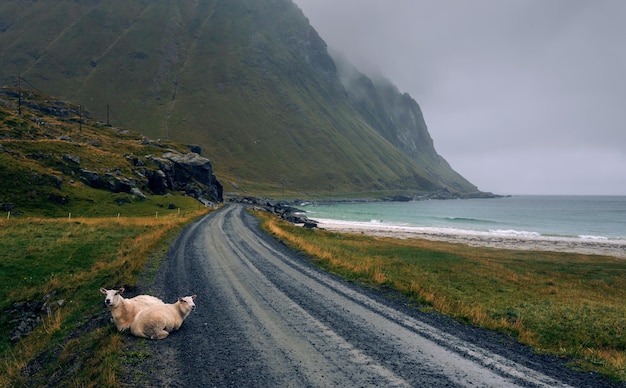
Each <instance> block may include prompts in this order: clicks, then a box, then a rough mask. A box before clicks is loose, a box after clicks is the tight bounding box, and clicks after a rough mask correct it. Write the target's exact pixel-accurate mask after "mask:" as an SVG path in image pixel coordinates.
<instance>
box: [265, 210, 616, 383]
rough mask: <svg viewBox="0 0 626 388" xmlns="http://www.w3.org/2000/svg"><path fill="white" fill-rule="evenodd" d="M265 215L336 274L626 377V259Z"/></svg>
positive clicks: (268, 226)
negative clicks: (339, 229)
mask: <svg viewBox="0 0 626 388" xmlns="http://www.w3.org/2000/svg"><path fill="white" fill-rule="evenodd" d="M257 215H258V217H259V218H260V219H261V220H262V222H263V228H264V229H265V230H266V231H268V232H270V233H272V234H273V235H275V236H277V237H278V238H280V239H281V240H283V241H285V242H287V243H288V244H289V245H290V246H291V247H293V248H296V249H299V250H301V251H303V252H305V253H307V254H309V255H311V256H312V257H313V258H314V259H315V261H316V263H317V264H318V265H319V266H320V267H322V268H324V269H326V270H328V271H330V272H333V273H336V274H338V275H340V276H343V277H345V278H348V279H351V280H353V281H358V282H362V283H365V284H369V285H371V286H374V287H375V286H378V285H385V286H389V287H392V288H394V289H396V290H398V291H400V292H402V293H404V294H405V295H407V296H409V297H410V298H413V299H414V300H416V301H417V302H419V303H420V305H422V306H423V307H422V308H425V309H434V310H436V311H439V312H442V313H444V314H448V315H451V316H454V317H456V318H457V319H459V320H462V321H465V322H468V323H471V324H473V325H476V326H481V327H485V328H488V329H492V330H498V331H501V332H504V333H507V334H509V335H511V336H513V337H515V338H517V339H518V340H519V341H520V342H522V343H525V344H528V345H530V346H532V347H533V348H535V349H537V351H539V352H547V353H551V354H555V355H558V356H561V357H566V358H568V359H570V360H571V362H570V364H571V366H572V367H573V368H578V369H581V370H585V371H597V372H600V373H602V374H604V375H606V376H609V377H610V378H612V379H615V380H619V381H625V380H626V303H625V302H624V301H626V260H622V259H616V258H611V257H603V256H590V255H579V254H569V253H554V252H532V251H514V250H501V249H493V248H474V247H468V246H465V245H461V244H451V243H444V242H434V241H428V240H420V239H406V240H404V239H393V238H375V237H369V236H364V235H358V234H345V233H334V232H329V231H322V230H309V229H305V228H302V227H298V226H293V225H291V224H289V223H286V222H284V221H281V220H278V219H277V218H275V217H272V216H269V215H268V214H266V213H257Z"/></svg>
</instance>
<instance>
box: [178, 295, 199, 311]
mask: <svg viewBox="0 0 626 388" xmlns="http://www.w3.org/2000/svg"><path fill="white" fill-rule="evenodd" d="M194 299H196V295H192V296H185V297H182V298H178V301H179V302H180V303H181V304H183V305H186V306H187V308H188V309H189V310H195V309H196V304H195V303H194V302H193V300H194Z"/></svg>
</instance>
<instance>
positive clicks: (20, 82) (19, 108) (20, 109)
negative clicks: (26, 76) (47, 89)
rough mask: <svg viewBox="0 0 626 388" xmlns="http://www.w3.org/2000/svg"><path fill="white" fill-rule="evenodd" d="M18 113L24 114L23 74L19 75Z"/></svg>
mask: <svg viewBox="0 0 626 388" xmlns="http://www.w3.org/2000/svg"><path fill="white" fill-rule="evenodd" d="M17 114H18V115H19V116H21V115H22V76H21V75H18V76H17Z"/></svg>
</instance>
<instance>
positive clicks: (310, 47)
mask: <svg viewBox="0 0 626 388" xmlns="http://www.w3.org/2000/svg"><path fill="white" fill-rule="evenodd" d="M344 70H345V66H343V67H342V68H341V69H339V70H338V67H337V65H336V63H335V61H334V60H333V58H332V57H331V56H330V55H329V54H328V51H327V47H326V44H325V42H324V41H323V40H322V39H321V38H320V37H319V35H318V34H317V33H316V31H315V30H314V29H313V28H312V27H311V26H310V24H309V23H308V20H307V19H306V17H305V16H304V15H303V13H302V12H301V10H300V9H299V8H298V7H297V6H296V5H295V4H294V3H293V2H292V1H291V0H185V1H182V0H151V1H147V0H144V1H126V0H91V1H79V0H38V1H5V2H2V3H1V4H0V83H1V84H5V85H15V84H16V83H17V79H18V75H20V76H21V77H22V80H23V82H24V83H26V84H27V86H29V87H32V88H36V89H38V90H41V91H43V92H46V93H49V94H52V95H55V96H57V97H60V98H63V99H66V100H70V101H73V102H76V103H80V104H82V105H84V106H85V108H86V110H88V111H89V112H90V115H91V117H92V118H94V119H98V120H101V121H105V120H106V121H110V122H111V123H112V124H115V125H121V126H125V127H129V128H133V129H136V130H138V131H140V132H141V133H143V134H145V135H146V136H150V137H152V138H158V139H166V140H175V141H179V142H183V143H186V144H197V145H198V146H199V148H201V149H202V152H203V155H205V156H207V157H209V158H210V159H211V160H212V161H213V163H214V168H215V172H216V174H217V176H218V177H219V178H220V180H221V181H222V183H223V184H224V186H225V191H227V192H239V193H248V194H262V195H264V194H270V195H277V194H278V195H292V196H293V195H299V196H315V195H321V196H328V195H345V196H348V195H355V196H365V195H367V196H371V195H375V196H381V195H388V194H409V195H412V194H423V193H432V192H444V193H448V192H449V193H453V194H458V195H468V194H469V195H471V194H472V193H476V192H477V188H476V187H475V186H474V185H472V184H471V183H469V182H468V181H467V180H465V179H464V178H463V177H461V176H460V175H459V174H457V173H456V172H454V170H453V169H452V168H451V167H450V166H449V165H448V163H447V162H446V161H445V160H444V159H443V158H442V157H441V156H439V155H438V154H437V153H436V151H435V149H434V147H433V143H432V139H431V138H430V135H429V134H428V131H427V129H426V126H425V124H424V120H423V117H422V114H421V111H420V109H419V106H418V104H417V103H416V102H415V101H414V100H413V99H412V98H411V97H410V96H408V95H406V94H401V93H399V92H398V90H397V88H396V87H395V86H393V85H391V84H390V83H389V82H379V81H372V80H370V79H369V78H368V77H366V76H365V75H363V74H359V75H358V76H357V77H354V78H352V79H351V80H350V83H346V82H344V83H342V82H341V81H342V78H341V77H340V76H341V75H345V74H343V71H344ZM344 81H345V80H344Z"/></svg>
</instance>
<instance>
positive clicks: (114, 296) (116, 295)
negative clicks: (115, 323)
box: [100, 288, 124, 307]
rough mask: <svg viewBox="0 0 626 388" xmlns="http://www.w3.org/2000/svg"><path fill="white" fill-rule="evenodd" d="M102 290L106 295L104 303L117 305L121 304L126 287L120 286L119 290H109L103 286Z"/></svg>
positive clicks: (108, 305) (111, 305)
mask: <svg viewBox="0 0 626 388" xmlns="http://www.w3.org/2000/svg"><path fill="white" fill-rule="evenodd" d="M100 292H101V293H102V294H104V295H105V298H104V304H105V305H106V306H107V307H115V306H117V305H119V304H120V302H121V300H122V293H123V292H124V288H120V289H119V290H107V289H106V288H101V289H100Z"/></svg>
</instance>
